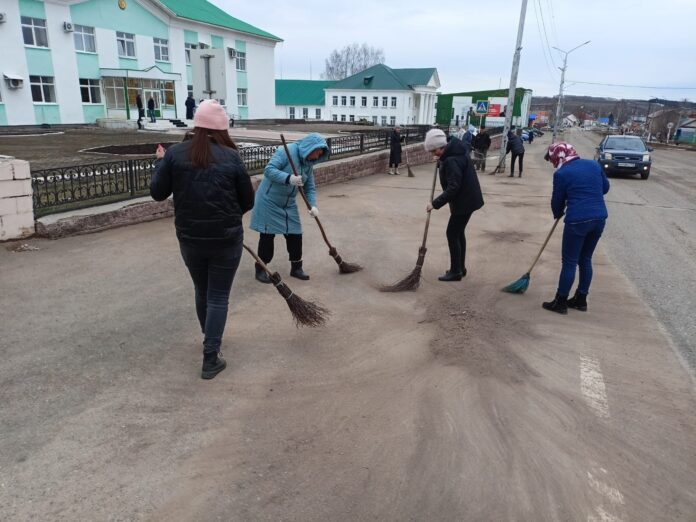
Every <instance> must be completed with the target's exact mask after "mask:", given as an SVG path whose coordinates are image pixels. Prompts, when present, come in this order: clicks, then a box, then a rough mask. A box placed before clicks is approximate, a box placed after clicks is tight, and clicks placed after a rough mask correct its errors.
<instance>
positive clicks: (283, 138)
mask: <svg viewBox="0 0 696 522" xmlns="http://www.w3.org/2000/svg"><path fill="white" fill-rule="evenodd" d="M280 141H282V142H283V147H284V148H285V155H286V156H287V157H288V161H289V162H290V167H291V168H292V173H293V174H294V175H295V176H297V170H296V169H295V163H294V162H293V161H292V156H290V149H288V144H287V143H286V142H285V136H283V135H282V134H281V135H280ZM297 191H298V192H299V193H300V196H302V199H303V200H304V202H305V205H307V210H312V205H310V204H309V201H307V196H306V194H305V193H304V190H303V189H302V187H297ZM312 217H313V218H314V219H315V220H316V222H317V225H319V231H320V232H321V236H322V237H323V238H324V242H325V243H326V246H328V247H329V249H333V245H332V244H331V243H330V242H329V238H328V237H326V232H325V231H324V227H323V226H321V221H319V218H318V217H317V216H312Z"/></svg>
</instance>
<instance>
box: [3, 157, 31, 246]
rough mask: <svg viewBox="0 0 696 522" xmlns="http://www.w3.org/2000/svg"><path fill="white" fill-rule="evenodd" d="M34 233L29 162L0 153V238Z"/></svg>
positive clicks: (17, 237) (11, 237)
mask: <svg viewBox="0 0 696 522" xmlns="http://www.w3.org/2000/svg"><path fill="white" fill-rule="evenodd" d="M33 233H34V207H33V204H32V188H31V172H30V170H29V162H28V161H24V160H18V159H15V158H13V157H11V156H0V241H7V240H9V239H19V238H23V237H27V236H31V235H32V234H33Z"/></svg>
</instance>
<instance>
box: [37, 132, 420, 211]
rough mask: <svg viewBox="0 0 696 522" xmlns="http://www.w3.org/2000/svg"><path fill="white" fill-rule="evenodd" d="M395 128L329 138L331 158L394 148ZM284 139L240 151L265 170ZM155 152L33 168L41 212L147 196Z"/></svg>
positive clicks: (407, 137)
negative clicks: (390, 144)
mask: <svg viewBox="0 0 696 522" xmlns="http://www.w3.org/2000/svg"><path fill="white" fill-rule="evenodd" d="M428 128H429V127H427V126H419V127H413V128H411V127H409V128H405V129H403V130H402V133H401V136H402V141H403V142H405V143H406V144H409V143H416V142H421V141H423V140H424V139H425V133H426V131H427V130H428ZM390 133H391V131H390V130H375V131H368V132H364V133H360V134H347V135H345V136H337V137H332V138H327V139H326V142H327V144H328V146H329V159H337V158H343V157H347V156H354V155H359V154H366V153H368V152H373V151H377V150H382V149H386V148H389V136H390ZM278 146H279V145H260V146H257V147H244V148H242V149H240V150H239V154H240V156H241V157H242V160H244V163H245V164H246V167H247V170H248V172H249V173H250V174H256V173H259V172H261V171H263V169H264V167H265V166H266V164H267V163H268V161H269V160H270V159H271V157H272V156H273V154H274V153H275V151H276V149H277V148H278ZM154 162H155V159H154V158H152V157H148V158H141V159H129V160H121V161H110V162H104V163H91V164H85V165H75V166H71V167H56V168H53V169H44V170H36V171H33V172H32V173H31V177H32V187H33V189H34V214H35V216H36V217H40V216H45V215H47V214H55V213H57V212H64V211H66V210H74V209H78V208H85V207H90V206H95V205H102V204H105V203H113V202H116V201H122V200H125V199H130V198H135V197H139V196H143V195H146V194H148V193H149V188H150V180H151V179H152V174H153V172H154Z"/></svg>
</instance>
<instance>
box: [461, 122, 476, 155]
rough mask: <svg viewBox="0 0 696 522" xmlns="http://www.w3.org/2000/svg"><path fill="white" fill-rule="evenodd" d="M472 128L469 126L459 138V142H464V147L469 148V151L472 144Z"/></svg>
mask: <svg viewBox="0 0 696 522" xmlns="http://www.w3.org/2000/svg"><path fill="white" fill-rule="evenodd" d="M473 128H474V127H473V126H472V125H469V126H468V127H467V128H466V131H465V132H464V134H463V135H462V138H461V140H462V141H463V142H464V145H466V146H467V147H468V148H469V150H471V149H472V147H473V143H474V131H473V130H472V129H473Z"/></svg>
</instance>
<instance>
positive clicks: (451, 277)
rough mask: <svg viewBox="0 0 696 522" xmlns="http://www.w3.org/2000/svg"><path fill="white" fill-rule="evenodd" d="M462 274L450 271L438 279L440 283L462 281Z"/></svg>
mask: <svg viewBox="0 0 696 522" xmlns="http://www.w3.org/2000/svg"><path fill="white" fill-rule="evenodd" d="M462 277H463V276H462V273H461V272H452V271H451V270H448V271H447V272H445V273H444V275H441V276H440V277H438V278H437V280H438V281H461V280H462Z"/></svg>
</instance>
